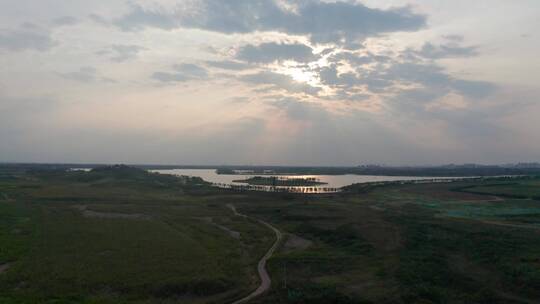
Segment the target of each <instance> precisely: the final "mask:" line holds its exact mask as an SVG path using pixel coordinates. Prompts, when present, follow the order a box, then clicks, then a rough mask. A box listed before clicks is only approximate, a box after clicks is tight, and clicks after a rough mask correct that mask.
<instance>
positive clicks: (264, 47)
mask: <svg viewBox="0 0 540 304" xmlns="http://www.w3.org/2000/svg"><path fill="white" fill-rule="evenodd" d="M236 58H237V59H238V60H243V61H247V62H250V63H271V62H274V61H284V60H294V61H297V62H310V61H313V60H315V59H317V56H315V55H314V54H313V49H312V48H311V47H309V46H307V45H304V44H298V43H295V44H284V43H275V42H270V43H263V44H260V45H257V46H255V45H246V46H243V47H241V48H240V49H239V50H238V52H237V53H236Z"/></svg>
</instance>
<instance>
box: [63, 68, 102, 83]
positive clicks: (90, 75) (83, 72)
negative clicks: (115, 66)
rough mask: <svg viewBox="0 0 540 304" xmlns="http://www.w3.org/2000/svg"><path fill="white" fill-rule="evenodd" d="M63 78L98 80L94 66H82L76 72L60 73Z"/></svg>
mask: <svg viewBox="0 0 540 304" xmlns="http://www.w3.org/2000/svg"><path fill="white" fill-rule="evenodd" d="M59 75H60V76H61V77H62V78H65V79H69V80H75V81H80V82H94V81H96V80H97V70H96V68H94V67H81V68H80V69H79V70H78V71H76V72H69V73H60V74H59Z"/></svg>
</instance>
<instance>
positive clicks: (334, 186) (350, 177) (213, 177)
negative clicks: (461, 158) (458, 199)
mask: <svg viewBox="0 0 540 304" xmlns="http://www.w3.org/2000/svg"><path fill="white" fill-rule="evenodd" d="M150 172H155V173H160V174H172V175H179V176H181V175H184V176H194V177H200V178H202V179H203V180H205V181H207V182H210V183H212V184H214V186H217V187H222V188H231V187H240V186H248V184H247V183H239V182H235V180H244V179H248V178H251V177H255V176H260V175H257V174H253V175H250V174H242V175H239V174H217V173H216V170H215V169H167V170H150ZM273 176H277V177H280V178H291V179H292V178H294V179H298V178H301V179H308V178H315V179H317V180H318V181H320V182H322V183H325V184H321V185H316V186H309V187H304V186H278V187H272V186H252V187H251V189H252V190H259V191H272V189H281V190H287V191H290V192H300V193H326V192H338V191H340V188H342V187H345V186H348V185H352V184H357V183H372V182H391V181H422V180H426V181H428V180H429V181H431V180H448V181H450V180H453V179H459V177H421V176H374V175H356V174H343V175H278V174H275V175H273Z"/></svg>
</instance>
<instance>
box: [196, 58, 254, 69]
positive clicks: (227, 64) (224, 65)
mask: <svg viewBox="0 0 540 304" xmlns="http://www.w3.org/2000/svg"><path fill="white" fill-rule="evenodd" d="M206 64H207V65H208V66H211V67H214V68H218V69H223V70H244V69H247V68H249V65H248V64H246V63H244V62H238V61H232V60H223V61H207V62H206Z"/></svg>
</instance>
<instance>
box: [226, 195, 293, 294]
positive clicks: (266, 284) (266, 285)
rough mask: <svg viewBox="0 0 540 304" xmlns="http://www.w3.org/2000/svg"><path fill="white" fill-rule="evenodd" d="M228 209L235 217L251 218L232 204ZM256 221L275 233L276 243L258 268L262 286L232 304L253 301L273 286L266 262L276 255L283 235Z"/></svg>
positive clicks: (271, 227)
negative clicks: (275, 252) (239, 211)
mask: <svg viewBox="0 0 540 304" xmlns="http://www.w3.org/2000/svg"><path fill="white" fill-rule="evenodd" d="M227 207H229V208H230V209H231V210H232V211H233V213H234V215H237V216H241V217H245V218H250V217H249V216H247V215H245V214H241V213H238V211H236V208H235V207H234V206H233V205H231V204H228V205H227ZM252 219H254V218H252ZM254 220H256V221H257V222H259V223H261V224H263V225H264V226H266V227H268V228H269V229H271V230H272V231H274V234H275V235H276V241H275V242H274V244H273V245H272V247H270V249H268V251H267V252H266V254H265V255H264V256H263V257H262V259H261V260H260V261H259V264H258V266H257V270H258V272H259V278H260V279H261V285H259V287H258V288H257V289H256V290H255V291H253V292H252V293H250V294H249V295H247V296H245V297H244V298H242V299H240V300H237V301H235V302H233V303H232V304H240V303H246V302H248V301H249V300H251V299H253V298H255V297H257V296H259V295H261V294H263V293H264V292H266V291H267V290H269V289H270V285H271V284H272V280H271V279H270V276H269V275H268V272H267V271H266V261H267V260H268V259H270V258H271V257H272V254H274V251H276V249H277V247H278V245H279V242H280V241H281V238H282V234H281V232H280V231H279V230H278V229H277V228H275V227H274V226H272V225H270V224H268V223H267V222H265V221H262V220H259V219H254Z"/></svg>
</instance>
